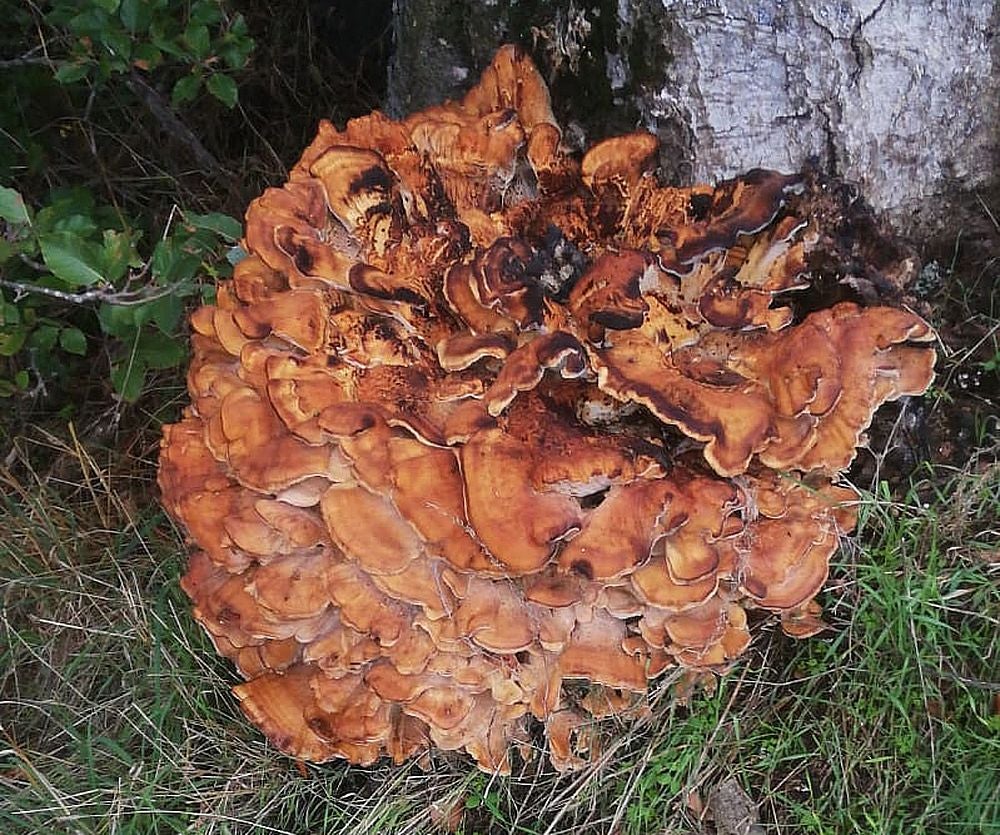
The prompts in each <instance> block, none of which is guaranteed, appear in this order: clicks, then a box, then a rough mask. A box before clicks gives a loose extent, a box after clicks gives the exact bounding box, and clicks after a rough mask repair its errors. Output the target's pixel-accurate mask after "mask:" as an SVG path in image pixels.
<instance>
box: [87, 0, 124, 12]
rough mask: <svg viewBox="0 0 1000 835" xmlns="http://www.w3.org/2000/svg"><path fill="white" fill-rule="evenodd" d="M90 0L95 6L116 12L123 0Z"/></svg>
mask: <svg viewBox="0 0 1000 835" xmlns="http://www.w3.org/2000/svg"><path fill="white" fill-rule="evenodd" d="M90 2H91V3H93V4H94V5H95V6H99V7H100V8H102V9H104V11H106V12H110V13H112V14H114V13H115V12H117V11H118V6H119V4H120V3H121V0H90Z"/></svg>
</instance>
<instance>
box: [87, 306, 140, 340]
mask: <svg viewBox="0 0 1000 835" xmlns="http://www.w3.org/2000/svg"><path fill="white" fill-rule="evenodd" d="M97 320H98V321H99V322H100V323H101V330H103V331H104V332H105V333H106V334H108V336H114V337H117V338H118V339H127V338H130V337H132V336H134V334H135V331H136V328H137V327H138V325H137V324H136V321H135V306H130V305H123V304H107V303H105V304H102V305H101V306H100V308H98V310H97Z"/></svg>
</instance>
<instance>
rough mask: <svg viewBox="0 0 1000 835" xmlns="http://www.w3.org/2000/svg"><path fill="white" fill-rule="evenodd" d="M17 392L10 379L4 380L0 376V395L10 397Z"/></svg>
mask: <svg viewBox="0 0 1000 835" xmlns="http://www.w3.org/2000/svg"><path fill="white" fill-rule="evenodd" d="M16 393H17V386H16V385H14V382H13V381H12V380H4V379H3V378H2V377H0V397H12V396H13V395H14V394H16Z"/></svg>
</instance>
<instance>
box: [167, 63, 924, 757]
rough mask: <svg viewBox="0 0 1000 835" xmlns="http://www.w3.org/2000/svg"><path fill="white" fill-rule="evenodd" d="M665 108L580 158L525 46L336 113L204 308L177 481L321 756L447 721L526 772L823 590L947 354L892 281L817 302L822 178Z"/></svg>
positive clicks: (273, 703) (236, 621)
mask: <svg viewBox="0 0 1000 835" xmlns="http://www.w3.org/2000/svg"><path fill="white" fill-rule="evenodd" d="M656 153H657V143H656V140H655V138H654V137H652V136H650V135H648V134H645V133H636V134H632V135H629V136H624V137H618V138H614V139H610V140H607V141H604V142H601V143H600V144H598V145H596V146H595V147H593V148H591V149H590V150H589V151H587V152H586V153H585V154H584V155H583V158H582V159H578V158H575V157H574V156H572V155H571V154H569V153H567V152H566V151H565V150H564V149H562V148H561V147H560V130H559V127H558V125H557V124H556V122H555V120H554V118H553V116H552V111H551V108H550V102H549V97H548V92H547V90H546V88H545V85H544V83H543V82H542V80H541V78H540V77H539V74H538V72H537V71H536V69H535V68H534V66H533V65H532V64H531V62H530V60H528V59H527V58H526V57H524V55H522V54H521V53H520V52H518V51H517V50H515V49H513V48H504V49H502V50H501V51H500V52H499V54H498V55H497V57H496V59H495V60H494V62H493V64H492V66H490V67H489V68H488V69H487V70H486V73H485V74H484V76H483V78H482V80H481V81H480V83H479V84H478V86H476V87H475V88H474V89H473V90H471V91H470V92H469V94H468V95H467V96H466V97H465V98H464V99H463V100H462V101H461V102H450V103H446V104H444V105H441V106H439V107H436V108H433V109H431V110H427V111H424V112H421V113H417V114H415V115H413V116H411V117H410V118H408V119H406V120H404V121H398V122H397V121H392V120H390V119H388V118H386V117H384V116H383V115H381V114H379V113H374V114H372V115H370V116H367V117H365V118H362V119H357V120H354V121H352V122H350V123H349V124H348V125H347V128H346V130H344V131H342V132H341V131H337V130H335V129H334V128H333V127H332V126H331V125H330V124H328V123H323V124H322V125H321V126H320V129H319V134H318V136H317V137H316V139H315V141H314V142H313V143H312V144H311V145H310V146H309V147H308V148H307V149H306V151H305V153H304V154H303V156H302V158H301V160H300V161H299V162H298V164H297V165H296V166H295V168H294V169H293V170H292V173H291V176H290V178H289V180H288V182H287V183H286V184H285V185H284V186H282V187H281V188H271V189H268V190H267V191H265V192H264V194H263V195H262V196H261V197H259V198H258V199H256V200H254V201H253V203H252V204H251V205H250V208H249V210H248V212H247V217H246V235H245V241H244V247H245V249H246V251H247V252H248V253H249V254H248V255H247V257H246V258H245V259H244V260H242V261H240V262H239V264H238V265H237V266H236V268H235V271H234V275H233V279H232V280H231V281H227V282H223V283H222V284H221V285H220V286H219V288H218V296H217V300H216V303H215V304H214V305H210V306H205V307H202V308H201V309H200V310H198V311H197V312H196V313H195V314H194V316H193V318H192V329H193V331H194V333H193V335H192V345H193V361H192V364H191V369H190V372H189V376H188V384H189V389H190V393H191V398H192V404H191V406H190V408H189V409H188V410H187V411H186V413H185V416H184V418H183V419H182V420H181V422H180V423H177V424H175V425H173V426H168V427H167V428H166V430H165V437H164V441H163V451H162V455H161V460H160V486H161V488H162V492H163V501H164V504H165V505H166V507H167V508H168V509H169V511H170V513H171V514H173V516H174V517H175V518H176V519H178V520H179V521H180V522H181V524H182V525H183V526H184V527H185V528H186V530H187V531H188V533H189V534H190V537H191V539H192V540H193V541H194V543H195V544H196V545H197V549H198V550H197V551H196V552H195V553H194V555H193V556H192V557H191V561H190V566H189V569H188V571H187V574H186V575H185V577H184V579H183V586H184V589H185V590H186V591H187V593H188V595H189V596H190V597H191V599H192V601H193V602H194V614H195V617H196V618H197V619H198V621H199V622H200V623H201V624H202V625H203V626H204V627H205V629H206V630H207V631H208V632H209V634H210V635H211V636H212V639H213V641H214V642H215V645H216V646H217V648H218V650H219V651H220V652H221V653H223V654H224V655H225V656H227V657H228V658H231V659H232V660H233V661H234V662H235V663H236V665H237V666H238V668H239V670H240V673H241V674H242V676H243V677H244V678H245V679H246V681H245V683H242V684H240V685H239V686H237V687H236V688H235V692H236V695H237V697H238V698H239V700H240V702H241V704H242V707H243V709H244V711H245V712H246V713H247V715H248V716H249V717H250V718H251V719H252V720H253V721H254V722H256V723H257V724H258V725H259V726H260V727H261V728H262V729H263V730H264V732H265V733H266V734H267V736H268V737H269V738H270V739H271V740H272V741H273V742H274V744H275V745H277V746H278V747H279V748H280V749H281V750H283V751H285V752H287V753H289V754H291V755H293V756H295V757H300V758H302V759H306V760H312V761H324V760H328V759H330V758H333V757H343V758H346V759H348V760H350V761H352V762H356V763H371V762H373V761H375V760H377V759H378V758H379V757H380V756H382V755H389V756H391V757H392V758H393V759H395V760H396V761H401V760H404V759H406V758H408V757H411V756H413V755H416V754H419V753H422V752H426V751H427V750H429V749H430V748H432V747H435V748H438V749H445V750H463V751H467V752H468V753H469V754H471V755H472V757H473V758H474V759H475V760H476V762H477V763H478V764H479V765H480V766H481V767H482V768H484V769H491V770H492V769H498V770H505V769H508V768H509V759H508V757H509V753H508V752H509V749H510V748H511V745H512V744H520V745H524V744H525V743H527V742H528V741H529V733H530V730H531V727H532V722H537V723H540V724H541V725H543V726H544V729H545V733H546V737H547V739H548V744H549V751H550V756H551V758H552V761H553V762H554V764H555V765H556V767H559V768H564V767H569V766H572V765H574V764H577V763H579V762H580V758H581V756H583V755H585V754H586V749H587V747H588V746H589V745H591V743H592V739H591V735H590V734H589V733H588V732H587V723H589V722H590V721H591V720H592V719H593V718H594V717H600V716H604V715H607V714H611V713H615V712H618V711H621V710H623V709H625V708H627V707H628V706H630V705H634V704H635V703H636V702H637V701H639V700H641V698H642V694H644V693H645V691H646V687H647V683H648V681H649V680H650V679H652V678H655V677H656V676H658V675H660V674H661V673H662V672H663V671H664V670H667V669H668V668H670V667H675V666H680V667H683V668H688V669H694V670H720V669H724V668H725V667H726V666H727V665H728V664H730V663H731V662H732V661H733V659H735V658H737V657H738V656H739V655H740V653H742V652H743V651H744V649H745V648H746V646H747V644H748V642H749V640H750V635H749V632H748V630H747V612H748V611H749V610H764V611H769V612H774V613H776V614H777V616H778V617H780V623H781V626H782V628H783V629H784V630H785V632H787V633H788V634H790V635H793V636H797V637H803V636H808V635H811V634H814V633H815V632H817V631H819V630H820V629H821V628H822V626H823V624H822V621H821V620H820V619H819V615H820V612H819V607H818V606H817V604H816V603H815V601H814V599H813V598H814V596H815V595H816V594H817V592H818V591H819V590H820V587H821V586H822V585H823V583H824V581H825V579H826V576H827V568H828V561H829V558H830V556H831V554H833V552H834V551H835V549H836V548H837V544H838V541H839V538H840V536H841V535H842V534H843V533H844V532H846V531H849V530H850V529H851V528H852V527H853V525H854V522H855V513H854V510H852V507H851V502H852V499H853V498H854V494H853V493H852V492H851V491H850V490H848V489H846V488H844V487H839V486H834V484H833V482H832V479H833V478H834V477H835V476H836V474H837V473H838V472H840V471H842V470H843V469H844V468H846V467H847V466H848V464H849V463H850V462H851V460H852V458H853V457H854V455H855V449H856V447H857V446H858V444H859V442H860V440H861V438H862V435H863V432H864V430H865V429H866V427H867V426H868V425H869V423H870V421H871V419H872V415H873V412H874V410H875V409H876V408H877V407H878V406H879V405H880V404H881V403H883V402H885V401H887V400H892V399H894V398H898V397H900V396H901V395H906V394H917V393H920V392H922V391H924V389H925V388H926V387H927V385H928V384H929V382H930V380H931V377H932V365H933V362H934V354H933V350H932V348H931V347H930V346H929V345H928V343H929V342H930V341H931V339H932V332H931V330H930V328H929V327H928V325H927V324H926V323H925V322H923V321H922V320H921V319H920V318H918V317H917V316H915V315H913V314H911V313H909V312H906V311H904V310H901V309H896V308H892V307H885V306H877V307H861V306H859V305H858V304H856V303H853V302H841V303H838V304H836V305H834V306H833V307H830V308H829V309H819V310H815V311H814V312H810V313H804V312H801V311H802V310H805V309H808V306H806V305H803V306H801V307H796V308H795V309H796V310H799V311H800V312H799V313H796V312H795V310H793V307H795V305H794V304H793V302H794V301H795V300H796V299H799V298H802V297H803V294H804V293H806V292H807V290H808V287H809V283H810V280H809V270H808V261H807V259H808V257H809V252H810V249H811V248H812V247H813V246H814V245H815V243H816V241H817V240H818V239H819V238H820V232H821V230H820V229H818V223H817V221H816V220H815V219H814V218H812V217H811V215H810V212H809V205H810V204H809V200H808V193H807V192H808V189H807V188H806V187H805V186H804V184H803V182H802V180H801V179H800V178H797V177H790V176H782V175H779V174H776V173H773V172H767V171H753V172H751V173H749V174H747V175H746V176H744V177H741V178H738V179H735V180H731V181H728V182H724V183H721V184H720V185H718V186H716V187H714V188H713V187H709V186H696V187H693V188H667V187H663V186H661V185H660V184H659V183H658V181H657V179H656V178H655V176H653V174H652V169H653V167H654V165H655V160H656Z"/></svg>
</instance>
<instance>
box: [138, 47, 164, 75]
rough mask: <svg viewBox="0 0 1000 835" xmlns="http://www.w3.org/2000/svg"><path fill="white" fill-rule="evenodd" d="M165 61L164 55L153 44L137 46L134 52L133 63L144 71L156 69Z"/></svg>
mask: <svg viewBox="0 0 1000 835" xmlns="http://www.w3.org/2000/svg"><path fill="white" fill-rule="evenodd" d="M161 61H163V53H162V52H160V50H159V49H157V48H156V47H155V46H153V44H151V43H140V44H136V46H135V49H134V50H132V63H133V64H135V65H136V66H137V67H139V69H142V70H153V69H156V68H157V67H158V66H159V65H160V62H161Z"/></svg>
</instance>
